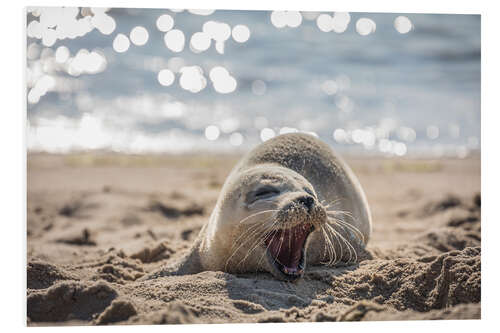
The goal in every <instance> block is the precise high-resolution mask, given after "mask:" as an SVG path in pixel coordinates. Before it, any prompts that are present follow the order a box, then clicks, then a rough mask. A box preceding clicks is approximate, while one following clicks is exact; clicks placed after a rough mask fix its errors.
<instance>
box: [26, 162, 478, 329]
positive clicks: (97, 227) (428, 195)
mask: <svg viewBox="0 0 500 333" xmlns="http://www.w3.org/2000/svg"><path fill="white" fill-rule="evenodd" d="M238 158H239V156H235V155H209V154H207V155H203V154H198V155H180V156H169V155H158V156H152V155H148V156H132V155H119V154H109V153H93V154H90V153H89V154H69V155H51V154H34V153H30V154H28V160H27V161H28V175H27V189H28V193H27V209H28V211H27V256H28V257H27V288H28V289H27V315H28V325H29V326H40V325H95V324H179V323H254V322H301V321H360V320H363V321H364V320H420V319H480V317H481V304H480V301H481V196H480V191H481V188H480V185H481V182H480V177H481V174H480V158H479V156H473V157H468V158H466V159H439V160H426V159H410V158H405V159H395V158H394V159H383V158H368V157H364V158H356V157H352V156H351V157H350V156H345V159H346V160H347V162H348V164H349V165H350V166H351V167H352V169H353V170H354V172H355V173H356V175H357V176H358V178H359V181H360V183H361V184H362V186H363V188H364V190H365V193H366V195H367V198H368V202H369V204H370V208H371V211H372V216H373V236H372V238H371V240H370V242H369V244H368V250H369V252H370V254H371V256H372V258H370V259H366V260H364V261H362V262H360V263H359V265H353V266H347V267H338V268H327V267H309V268H308V270H307V272H306V274H305V276H304V277H303V278H302V279H300V280H299V281H298V282H296V283H285V282H281V281H277V280H275V279H274V278H273V277H272V276H271V275H270V274H267V273H256V274H244V275H233V274H228V273H224V272H209V271H207V272H202V273H199V274H195V275H185V276H171V277H162V278H159V279H156V280H150V281H137V280H138V279H139V278H140V277H142V276H144V275H145V274H148V273H150V272H152V271H155V270H157V269H159V268H161V267H163V266H165V265H166V264H167V263H168V262H170V261H172V260H175V259H176V258H178V257H179V256H181V255H182V254H183V252H184V251H186V250H187V249H188V248H189V247H190V245H191V244H192V242H193V240H194V239H195V238H196V236H197V234H198V232H199V230H200V228H201V226H202V225H203V224H204V222H205V221H207V219H208V217H209V215H210V213H211V211H212V209H213V207H214V205H215V202H216V200H217V197H218V194H219V191H220V188H221V186H222V184H223V183H224V180H225V178H226V176H227V175H228V174H229V172H230V170H231V168H232V167H233V166H234V164H235V163H236V162H237V160H238Z"/></svg>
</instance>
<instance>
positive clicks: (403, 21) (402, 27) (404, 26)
mask: <svg viewBox="0 0 500 333" xmlns="http://www.w3.org/2000/svg"><path fill="white" fill-rule="evenodd" d="M394 28H395V29H396V30H397V31H398V32H399V33H400V34H406V33H408V32H410V31H411V30H412V29H413V24H412V23H411V21H410V19H409V18H408V17H406V16H398V17H396V19H395V20H394Z"/></svg>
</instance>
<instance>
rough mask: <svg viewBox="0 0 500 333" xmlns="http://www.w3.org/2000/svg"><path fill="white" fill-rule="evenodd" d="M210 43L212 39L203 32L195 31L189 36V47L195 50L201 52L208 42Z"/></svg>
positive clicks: (206, 47) (204, 49)
mask: <svg viewBox="0 0 500 333" xmlns="http://www.w3.org/2000/svg"><path fill="white" fill-rule="evenodd" d="M211 43H212V40H211V39H210V36H209V35H208V34H206V33H204V32H195V33H194V34H193V35H192V36H191V44H190V45H191V48H192V49H193V51H195V52H203V51H206V50H208V48H209V47H210V44H211Z"/></svg>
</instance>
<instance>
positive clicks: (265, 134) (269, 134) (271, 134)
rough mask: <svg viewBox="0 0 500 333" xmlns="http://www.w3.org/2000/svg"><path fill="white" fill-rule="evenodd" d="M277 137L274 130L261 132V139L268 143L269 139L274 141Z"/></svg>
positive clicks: (269, 129) (266, 129)
mask: <svg viewBox="0 0 500 333" xmlns="http://www.w3.org/2000/svg"><path fill="white" fill-rule="evenodd" d="M275 136H276V133H275V132H274V130H273V129H272V128H268V127H266V128H263V129H262V130H261V131H260V139H261V140H262V141H267V140H269V139H272V138H274V137H275Z"/></svg>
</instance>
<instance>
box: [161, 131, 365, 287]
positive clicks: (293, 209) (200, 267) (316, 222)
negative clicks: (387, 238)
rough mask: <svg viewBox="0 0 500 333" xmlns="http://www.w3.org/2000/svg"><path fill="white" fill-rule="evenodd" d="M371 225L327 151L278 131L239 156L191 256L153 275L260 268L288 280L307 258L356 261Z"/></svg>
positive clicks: (355, 186)
mask: <svg viewBox="0 0 500 333" xmlns="http://www.w3.org/2000/svg"><path fill="white" fill-rule="evenodd" d="M371 229H372V227H371V216H370V210H369V207H368V203H367V201H366V198H365V195H364V193H363V190H362V188H361V186H360V184H359V182H358V180H357V179H356V177H355V175H354V174H353V172H352V171H351V170H350V168H349V167H348V166H347V165H346V164H345V163H344V162H343V161H342V160H341V159H340V158H339V157H338V156H337V155H336V154H335V153H334V152H333V150H332V149H331V148H330V147H329V146H328V145H327V144H325V143H323V142H321V141H320V140H318V139H316V138H315V137H313V136H311V135H308V134H298V133H293V134H285V135H280V136H277V137H275V138H273V139H270V140H268V141H266V142H264V143H262V144H260V145H259V146H257V147H256V148H255V149H253V150H252V151H250V152H249V153H248V154H247V155H246V156H244V157H243V158H242V160H241V161H240V162H239V163H238V164H237V165H236V166H235V168H234V169H233V170H232V172H231V174H230V175H229V176H228V178H227V179H226V182H225V183H224V186H223V188H222V191H221V193H220V195H219V198H218V201H217V204H216V206H215V208H214V210H213V212H212V214H211V216H210V219H209V221H208V222H207V223H206V224H205V225H204V226H203V228H202V230H201V231H200V233H199V235H198V238H197V239H196V241H195V243H194V245H193V247H192V248H191V250H190V253H189V254H188V255H187V256H186V257H184V258H183V259H182V260H181V261H180V262H179V263H177V264H176V265H174V266H172V267H169V268H167V269H165V270H163V271H162V272H159V273H156V274H154V276H158V275H167V274H189V273H196V272H200V271H204V270H221V271H226V272H232V273H244V272H256V271H267V272H270V273H271V274H273V275H274V276H275V277H276V278H279V279H282V280H288V281H291V280H295V279H297V278H299V277H300V276H302V274H303V272H304V270H305V268H306V262H307V265H320V264H327V265H335V264H338V263H341V262H344V263H353V262H356V261H357V260H358V258H359V254H360V253H361V252H363V249H364V247H365V245H366V243H367V242H368V239H369V237H370V234H371Z"/></svg>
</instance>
